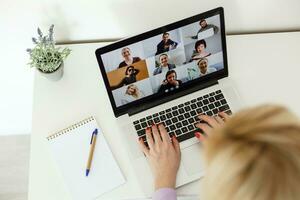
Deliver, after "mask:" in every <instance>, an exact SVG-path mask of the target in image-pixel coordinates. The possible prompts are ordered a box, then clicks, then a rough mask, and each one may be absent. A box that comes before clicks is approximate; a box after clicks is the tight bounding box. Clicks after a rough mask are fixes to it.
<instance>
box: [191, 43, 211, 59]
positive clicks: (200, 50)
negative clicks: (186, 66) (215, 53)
mask: <svg viewBox="0 0 300 200" xmlns="http://www.w3.org/2000/svg"><path fill="white" fill-rule="evenodd" d="M205 49H206V41H205V40H198V41H197V42H196V43H195V50H194V53H193V55H192V58H191V60H199V59H200V58H204V57H207V56H210V55H211V53H208V52H206V51H205Z"/></svg>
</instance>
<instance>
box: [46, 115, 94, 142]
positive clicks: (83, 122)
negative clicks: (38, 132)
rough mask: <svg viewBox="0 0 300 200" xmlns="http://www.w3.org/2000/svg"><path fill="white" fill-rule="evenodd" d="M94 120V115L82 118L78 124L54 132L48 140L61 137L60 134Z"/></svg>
mask: <svg viewBox="0 0 300 200" xmlns="http://www.w3.org/2000/svg"><path fill="white" fill-rule="evenodd" d="M93 120H95V118H94V117H89V118H86V119H84V120H82V121H80V122H77V123H76V124H73V125H72V126H69V127H68V128H65V129H63V130H60V131H58V132H56V133H54V134H52V135H49V136H48V137H47V140H48V141H49V140H53V139H55V138H56V137H59V136H60V135H63V134H66V133H69V132H70V131H72V130H74V129H76V128H78V127H80V126H82V125H84V124H87V123H89V122H91V121H93Z"/></svg>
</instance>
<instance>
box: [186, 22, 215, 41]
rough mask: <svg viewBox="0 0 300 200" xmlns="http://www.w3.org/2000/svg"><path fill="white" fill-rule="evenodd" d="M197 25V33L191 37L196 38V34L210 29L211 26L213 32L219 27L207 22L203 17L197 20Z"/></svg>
mask: <svg viewBox="0 0 300 200" xmlns="http://www.w3.org/2000/svg"><path fill="white" fill-rule="evenodd" d="M199 25H200V29H199V31H198V32H197V34H196V35H195V36H193V37H192V39H198V34H199V33H201V32H203V31H206V30H208V29H211V28H212V29H213V30H214V34H216V33H218V31H219V28H218V27H217V26H215V25H213V24H207V22H206V20H205V19H201V20H200V22H199Z"/></svg>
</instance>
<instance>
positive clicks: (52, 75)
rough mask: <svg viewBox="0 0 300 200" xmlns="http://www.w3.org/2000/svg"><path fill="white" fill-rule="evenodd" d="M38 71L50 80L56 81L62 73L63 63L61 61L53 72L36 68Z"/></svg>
mask: <svg viewBox="0 0 300 200" xmlns="http://www.w3.org/2000/svg"><path fill="white" fill-rule="evenodd" d="M38 71H39V72H40V73H41V74H42V75H43V76H44V77H46V78H48V79H49V80H51V81H58V80H60V79H61V78H62V76H63V74H64V63H63V62H62V63H61V64H60V66H59V67H58V68H57V69H56V70H55V71H54V72H48V73H47V72H43V71H41V70H39V69H38Z"/></svg>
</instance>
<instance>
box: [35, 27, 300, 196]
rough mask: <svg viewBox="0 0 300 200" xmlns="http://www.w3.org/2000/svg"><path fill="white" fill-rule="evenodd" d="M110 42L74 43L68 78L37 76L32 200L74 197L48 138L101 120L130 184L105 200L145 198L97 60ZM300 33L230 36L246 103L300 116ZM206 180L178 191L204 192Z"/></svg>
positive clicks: (232, 64)
mask: <svg viewBox="0 0 300 200" xmlns="http://www.w3.org/2000/svg"><path fill="white" fill-rule="evenodd" d="M103 45H105V43H93V44H78V45H69V47H70V48H71V49H72V52H71V54H70V56H69V57H68V58H67V60H66V61H65V69H64V76H63V78H62V79H61V80H60V81H58V82H51V81H49V80H47V79H46V78H45V77H43V76H41V75H40V74H38V73H36V74H35V83H34V104H33V114H32V117H33V119H32V121H33V124H32V135H31V154H30V175H29V200H40V199H43V200H47V199H49V200H54V199H59V200H64V199H69V198H70V197H69V195H68V192H67V189H66V188H65V186H64V183H63V181H62V180H61V178H60V175H59V172H58V170H57V169H56V166H55V163H54V162H53V161H52V158H51V152H49V151H48V147H47V143H46V140H45V137H46V136H47V135H49V134H51V133H53V132H55V131H57V130H60V129H62V128H65V127H66V126H68V125H70V124H72V123H74V122H77V121H80V120H81V119H84V118H86V117H88V116H91V115H93V116H95V117H96V119H97V121H98V123H99V125H100V126H101V128H102V129H103V131H104V134H105V137H106V138H107V140H108V143H109V144H110V146H111V148H112V151H113V153H114V155H115V157H116V159H117V161H118V163H119V165H120V167H121V169H122V172H123V173H124V175H125V177H126V179H127V182H126V184H124V185H123V186H121V187H119V188H117V189H116V190H114V191H112V192H109V193H107V194H105V195H103V196H101V197H100V198H99V199H130V198H131V199H134V198H138V197H143V193H142V191H141V189H140V188H139V186H138V183H137V180H136V177H135V174H134V172H133V170H132V168H131V165H130V161H129V160H128V155H127V152H126V151H124V150H123V149H125V147H124V144H123V143H122V141H121V140H120V138H121V137H120V135H121V134H122V131H121V130H119V129H118V127H117V124H116V120H115V117H114V115H113V111H112V109H111V106H110V103H109V99H108V96H107V93H106V89H105V87H104V83H103V81H102V78H101V74H100V70H99V69H98V64H97V61H96V57H95V54H94V52H95V49H97V48H98V47H101V46H103ZM299 46H300V32H294V33H277V34H255V35H235V36H228V37H227V50H228V63H229V76H230V77H231V79H232V80H233V81H234V83H235V84H236V88H237V90H238V92H239V93H240V95H241V97H242V99H243V101H244V103H245V105H247V106H250V105H257V104H260V103H265V102H274V103H281V104H285V105H287V106H288V107H289V108H291V109H293V110H294V111H295V112H296V113H297V114H298V115H299V116H300V104H299V100H300V93H299V88H298V87H299V86H300V78H299V74H300V61H299ZM199 182H200V181H196V182H194V183H191V184H188V185H186V186H183V187H181V188H179V189H177V191H178V194H186V195H188V194H189V195H191V194H198V193H199V191H200V186H199Z"/></svg>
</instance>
